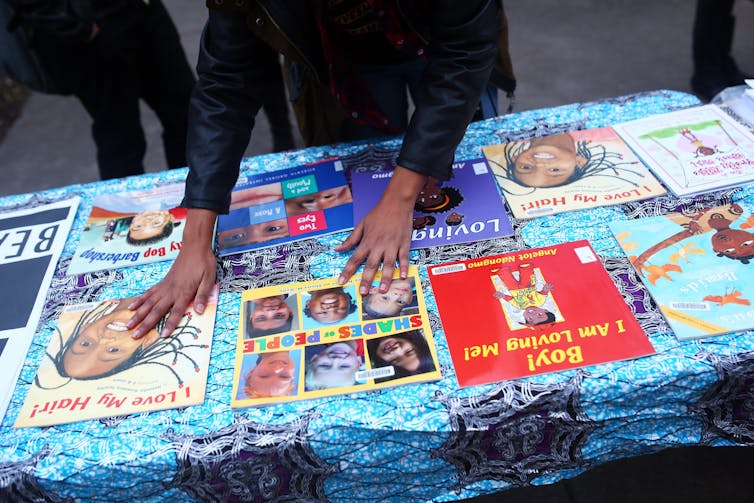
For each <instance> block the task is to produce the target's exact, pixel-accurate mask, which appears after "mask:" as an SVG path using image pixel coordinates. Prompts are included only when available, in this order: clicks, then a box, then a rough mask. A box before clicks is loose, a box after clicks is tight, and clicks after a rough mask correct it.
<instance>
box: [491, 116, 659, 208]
mask: <svg viewBox="0 0 754 503" xmlns="http://www.w3.org/2000/svg"><path fill="white" fill-rule="evenodd" d="M482 151H483V152H484V155H485V157H486V158H487V160H488V161H489V163H490V166H491V167H492V171H493V173H494V174H495V179H496V180H497V183H498V184H499V185H500V188H501V189H502V191H503V195H504V196H505V199H506V200H507V201H508V205H509V206H510V208H511V211H512V212H513V215H514V216H515V217H517V218H532V217H538V216H542V215H552V214H555V213H562V212H565V211H573V210H582V209H586V208H594V207H597V206H610V205H612V204H620V203H625V202H627V201H638V200H641V199H648V198H650V197H655V196H659V195H662V194H665V193H666V190H665V189H664V188H663V186H662V185H661V184H660V182H658V181H657V179H656V178H655V177H654V176H653V175H652V173H650V171H649V170H648V169H647V168H646V167H645V166H644V164H642V162H641V161H640V160H639V159H638V158H637V157H636V155H634V153H633V152H632V151H631V149H630V148H629V147H628V145H626V143H625V142H624V141H623V140H621V138H620V137H619V136H618V135H617V134H616V133H615V131H614V130H613V129H612V128H610V127H603V128H594V129H584V130H581V131H572V132H569V133H561V134H555V135H549V136H543V137H540V138H534V139H531V140H525V141H516V142H509V143H505V144H501V145H488V146H486V147H482Z"/></svg>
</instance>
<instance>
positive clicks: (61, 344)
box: [14, 287, 217, 428]
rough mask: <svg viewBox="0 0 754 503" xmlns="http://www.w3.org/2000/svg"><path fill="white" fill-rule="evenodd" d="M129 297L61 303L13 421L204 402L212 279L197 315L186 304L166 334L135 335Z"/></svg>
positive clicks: (57, 420)
mask: <svg viewBox="0 0 754 503" xmlns="http://www.w3.org/2000/svg"><path fill="white" fill-rule="evenodd" d="M132 299H133V298H124V299H118V300H105V301H101V302H91V303H87V304H79V305H75V306H67V307H66V308H64V309H63V312H62V313H61V315H60V318H59V319H58V323H57V327H56V328H55V331H54V332H53V334H52V338H51V340H50V343H49V345H48V347H47V351H46V353H45V358H44V360H43V361H42V362H41V363H40V365H39V369H38V370H37V374H36V377H35V378H34V382H33V383H32V385H31V387H30V388H29V393H28V395H27V396H26V401H24V404H23V406H22V408H21V411H20V413H19V415H18V418H17V419H16V422H15V424H14V426H15V427H16V428H21V427H27V426H49V425H54V424H64V423H72V422H75V421H81V420H85V419H98V418H102V417H110V416H120V415H125V414H135V413H140V412H150V411H155V410H163V409H173V408H177V407H186V406H188V405H196V404H200V403H203V402H204V393H205V389H206V387H207V369H208V366H209V356H210V350H211V346H212V332H213V329H214V324H215V313H216V311H217V287H215V292H214V294H213V295H212V296H211V298H210V301H209V302H208V303H207V307H206V308H205V311H204V313H202V314H201V315H199V314H197V313H196V312H194V311H193V309H191V308H189V309H188V310H187V311H186V312H185V313H184V315H183V318H182V320H181V321H180V323H179V324H178V327H177V328H176V329H175V330H174V331H173V333H172V334H171V336H170V337H167V338H162V337H160V336H159V335H158V334H159V330H160V327H161V326H162V323H163V322H164V320H163V322H161V323H158V325H157V328H156V329H153V330H151V331H150V332H148V333H147V334H146V335H145V336H144V337H143V338H141V339H139V340H134V339H133V338H132V337H131V334H132V331H131V330H128V328H127V327H126V323H127V322H128V320H129V319H130V318H131V316H132V315H133V312H132V311H129V310H128V305H129V303H130V302H131V301H132Z"/></svg>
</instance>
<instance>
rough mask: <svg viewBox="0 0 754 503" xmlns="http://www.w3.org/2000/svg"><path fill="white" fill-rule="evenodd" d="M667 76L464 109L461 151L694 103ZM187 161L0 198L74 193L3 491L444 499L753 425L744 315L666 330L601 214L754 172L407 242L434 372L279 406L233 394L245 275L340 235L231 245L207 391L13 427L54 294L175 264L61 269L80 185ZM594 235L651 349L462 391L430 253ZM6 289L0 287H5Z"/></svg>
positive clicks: (380, 149)
mask: <svg viewBox="0 0 754 503" xmlns="http://www.w3.org/2000/svg"><path fill="white" fill-rule="evenodd" d="M697 104H698V100H697V99H696V98H695V97H694V96H692V95H689V94H685V93H680V92H675V91H653V92H647V93H640V94H634V95H630V96H624V97H617V98H613V99H606V100H601V101H597V102H590V103H580V104H573V105H568V106H562V107H556V108H549V109H542V110H533V111H526V112H521V113H515V114H509V115H505V116H502V117H499V118H495V119H490V120H486V121H482V122H478V123H474V124H472V125H471V126H470V127H469V128H468V131H467V134H466V135H465V137H464V139H463V142H462V143H461V145H460V146H459V148H458V151H457V158H459V159H468V158H474V157H479V156H481V146H483V145H486V144H490V143H500V142H506V141H510V140H516V139H523V138H527V137H531V136H540V135H544V134H552V133H556V132H562V131H569V130H575V129H584V128H593V127H600V126H604V125H609V124H613V123H616V122H620V121H626V120H632V119H636V118H640V117H643V116H646V115H650V114H655V113H662V112H666V111H671V110H674V109H678V108H684V107H688V106H694V105H697ZM399 145H400V139H399V138H396V139H391V140H387V141H384V142H381V143H366V142H361V143H350V144H340V145H334V146H328V147H318V148H309V149H304V150H299V151H292V152H287V153H280V154H270V155H263V156H258V157H254V158H248V159H245V160H244V161H243V163H242V171H244V172H260V171H272V170H276V169H282V168H287V167H292V166H295V165H299V164H302V163H305V162H310V161H313V160H317V159H323V158H326V157H331V156H340V157H341V158H343V159H344V162H345V163H346V165H347V166H349V167H351V169H362V170H369V169H370V160H371V159H379V158H381V157H384V156H390V155H395V153H394V149H396V148H398V147H399ZM185 175H186V170H185V169H184V170H174V171H167V172H161V173H156V174H148V175H143V176H139V177H133V178H128V179H122V180H113V181H107V182H97V183H92V184H86V185H73V186H68V187H62V188H59V189H54V190H49V191H45V192H41V193H37V194H26V195H17V196H10V197H6V198H3V199H0V211H2V210H10V209H14V208H19V207H27V206H33V205H36V204H41V203H44V202H49V201H53V200H58V199H61V198H65V197H69V196H73V195H78V196H80V197H81V198H82V203H81V205H80V207H79V213H78V215H77V218H76V222H75V224H74V228H73V230H72V232H71V234H70V236H69V239H68V241H67V243H66V247H65V250H64V252H63V258H62V259H61V261H60V263H59V264H58V267H57V270H56V274H55V276H54V279H53V282H52V285H51V289H50V293H49V295H48V298H47V301H46V305H45V309H44V312H43V315H42V319H41V322H40V324H39V328H38V332H37V333H36V336H35V338H34V341H33V343H32V347H31V349H30V351H29V353H28V356H27V359H26V362H25V365H24V367H23V370H22V372H21V377H20V379H19V382H18V385H17V387H16V389H15V392H14V395H13V398H12V401H11V404H10V406H9V409H8V412H7V414H6V417H5V419H4V421H3V422H2V424H1V425H0V499H8V500H11V501H16V500H19V499H21V498H25V499H26V500H27V501H31V500H35V498H36V499H38V500H44V501H77V500H82V501H108V502H133V501H154V502H163V501H171V502H173V501H254V502H256V501H296V502H324V501H332V502H356V501H388V502H392V501H395V502H398V501H400V502H424V501H451V500H456V499H461V498H467V497H473V496H477V495H481V494H487V493H491V492H497V491H502V490H506V489H509V488H514V487H521V486H527V485H542V484H550V483H554V482H556V481H558V480H560V479H563V478H570V477H574V476H576V475H577V474H579V473H581V472H583V471H584V470H587V469H589V468H591V467H594V466H597V465H599V464H602V463H605V462H607V461H610V460H615V459H620V458H622V457H627V456H636V455H641V454H648V453H652V452H655V451H658V450H660V449H663V448H667V447H673V446H684V445H711V446H721V445H739V444H747V445H751V444H753V443H754V332H751V331H747V332H740V333H735V334H730V335H724V336H719V337H714V338H709V339H704V340H695V341H688V342H683V343H681V342H679V341H677V340H676V338H675V337H674V335H673V333H672V332H671V331H670V329H669V327H668V325H667V324H666V322H665V321H664V319H663V317H662V315H661V314H660V312H659V310H658V309H657V307H656V305H655V304H654V303H653V301H652V299H651V298H650V296H649V294H648V293H647V291H646V289H645V288H644V287H643V286H642V285H641V282H640V281H639V279H638V277H637V275H636V274H635V272H634V270H633V268H632V267H631V265H630V263H629V262H628V259H627V258H626V257H625V256H624V255H623V253H622V252H621V250H620V248H619V246H618V244H617V241H615V239H614V238H613V237H612V234H611V233H610V230H609V228H608V226H607V223H608V222H610V221H613V220H618V219H626V218H638V217H642V216H650V215H657V214H661V213H666V212H669V211H675V210H678V209H682V208H687V207H693V206H710V205H713V204H714V203H716V202H719V203H730V202H738V203H740V204H744V205H748V206H750V207H754V204H752V203H754V199H753V198H754V187H751V186H745V187H741V188H736V189H732V190H726V191H721V192H716V193H712V194H706V195H704V196H700V197H697V198H685V199H677V198H675V197H673V196H663V197H660V198H655V199H651V200H647V201H643V202H636V203H627V204H623V205H619V206H610V207H604V208H596V209H592V210H586V211H577V212H570V213H562V214H557V215H553V216H547V217H541V218H536V219H532V220H515V219H514V220H513V223H514V230H515V234H514V235H513V236H511V237H508V238H503V239H495V240H489V241H482V242H477V243H472V244H469V245H463V246H445V247H437V248H431V249H425V250H418V251H412V252H411V255H410V257H411V261H412V263H414V264H417V265H419V266H420V274H421V278H422V284H423V285H422V286H423V288H424V290H425V292H427V295H426V296H427V302H428V309H429V312H430V318H431V323H432V327H433V330H434V333H435V340H436V343H437V346H438V354H439V361H440V364H441V368H442V375H443V378H442V380H440V381H437V382H432V383H425V384H421V385H408V386H402V387H397V388H393V389H388V390H381V391H373V392H367V393H359V394H351V395H345V396H339V397H334V398H328V399H319V400H309V401H300V402H294V403H289V404H285V405H279V406H269V407H262V408H254V409H241V410H233V409H231V408H230V405H229V404H230V395H231V382H232V379H233V360H234V352H235V343H236V327H237V325H238V322H237V316H238V313H239V310H240V299H241V292H242V291H243V290H245V289H248V288H253V287H260V286H265V285H270V284H281V283H285V282H291V281H303V280H310V279H314V278H320V277H325V276H331V275H335V274H337V273H338V272H339V271H340V269H341V268H342V266H343V265H344V264H345V262H346V261H347V258H348V255H346V254H339V253H336V252H334V251H332V247H333V245H334V244H336V243H338V242H340V241H341V240H342V239H344V238H345V236H346V234H345V233H340V234H334V235H331V236H327V237H324V238H319V239H312V240H307V241H302V242H298V243H295V244H291V245H286V246H279V247H274V248H269V249H265V250H262V251H257V252H254V253H245V254H241V255H235V256H230V257H225V258H223V259H222V260H220V261H218V280H219V281H220V285H221V288H220V292H221V293H220V296H219V303H218V312H217V321H216V328H215V332H214V342H213V347H212V356H211V366H210V369H209V378H208V383H207V399H206V401H205V403H204V404H203V405H201V406H194V407H187V408H183V409H175V410H167V411H164V412H154V413H149V414H137V415H130V416H119V417H111V418H107V419H102V420H99V421H86V422H77V423H72V424H67V425H60V426H52V427H46V428H26V429H14V428H13V427H12V424H13V421H14V420H15V419H16V416H17V415H18V411H19V409H20V407H21V404H22V403H23V400H24V398H25V396H26V393H27V391H28V389H29V385H30V382H31V381H32V380H33V378H34V375H35V373H36V369H37V366H38V364H39V362H40V361H41V360H42V357H43V354H44V350H45V348H46V346H47V344H48V342H49V340H50V337H51V334H52V332H53V328H54V324H55V319H56V318H57V316H58V315H59V314H60V311H61V309H62V307H63V306H64V305H66V304H73V303H79V302H88V301H93V300H98V299H105V298H119V297H125V296H130V295H137V294H139V293H141V292H142V291H144V290H145V289H146V288H148V287H149V286H151V285H153V284H154V283H156V282H157V281H159V279H160V278H162V277H163V276H164V274H165V273H166V272H167V271H168V269H169V267H170V263H169V262H162V263H156V264H150V265H145V266H139V267H133V268H125V269H118V270H111V271H101V272H95V273H89V274H84V275H80V276H66V274H65V272H66V269H67V266H68V264H69V263H70V258H71V255H72V254H73V251H74V250H75V247H76V244H77V242H78V239H79V236H80V234H81V232H82V229H83V226H84V224H85V221H86V217H87V215H88V212H89V209H90V208H91V203H92V199H93V197H94V196H95V195H97V194H102V193H106V192H119V191H124V190H133V189H141V188H147V187H153V186H155V185H157V184H164V183H174V182H176V181H181V180H183V179H184V178H185ZM577 239H588V240H589V241H590V242H591V244H592V247H593V248H594V249H595V251H596V252H597V253H598V255H599V257H600V259H601V260H602V262H603V263H604V265H605V266H606V268H607V270H608V272H609V273H610V275H611V277H612V278H613V279H614V281H615V283H616V285H617V286H618V288H619V290H620V292H621V294H622V295H623V297H624V298H625V299H626V301H627V302H629V303H630V305H631V306H632V308H633V310H634V312H635V313H636V316H637V319H638V320H639V322H640V323H641V325H642V327H643V328H644V329H645V331H646V332H647V334H648V335H649V337H650V339H651V341H652V343H653V345H654V346H655V348H656V349H657V354H656V355H655V356H651V357H647V358H641V359H637V360H631V361H621V362H616V363H610V364H604V365H597V366H592V367H587V368H584V369H580V370H574V371H568V372H559V373H551V374H545V375H539V376H535V377H531V378H527V379H518V380H513V381H505V382H500V383H496V384H492V385H487V386H478V387H472V388H465V389H460V388H459V387H458V384H457V382H456V379H455V375H454V371H453V366H452V362H451V360H450V355H449V353H448V349H447V343H446V340H445V336H444V334H443V332H442V327H441V320H440V317H439V315H438V311H437V306H436V304H435V301H434V297H433V296H432V292H431V288H430V284H429V281H428V278H427V275H426V269H425V267H424V266H426V265H429V264H436V263H441V262H445V261H450V260H458V259H463V258H468V257H478V256H484V255H490V254H497V253H504V252H509V251H514V250H518V249H521V248H528V247H540V246H549V245H552V244H556V243H559V242H565V241H573V240H577ZM3 287H4V288H8V287H9V285H3Z"/></svg>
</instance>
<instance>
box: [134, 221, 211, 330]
mask: <svg viewBox="0 0 754 503" xmlns="http://www.w3.org/2000/svg"><path fill="white" fill-rule="evenodd" d="M192 216H193V218H192ZM215 218H216V214H215V213H213V212H210V211H208V210H193V209H190V210H189V211H188V214H187V216H186V228H185V230H184V234H183V244H182V246H181V251H180V252H179V253H178V257H177V258H176V259H175V262H174V263H173V265H172V267H171V268H170V271H168V273H167V274H166V275H165V277H164V278H163V279H162V280H161V281H160V282H159V283H157V284H156V285H154V286H153V287H152V288H150V289H149V290H147V291H146V292H145V293H143V294H142V295H140V296H139V297H137V298H136V300H134V301H133V302H132V303H131V305H129V306H128V308H129V309H130V310H132V311H135V312H134V315H133V316H132V317H131V319H130V320H129V321H128V328H129V329H133V328H134V327H137V326H138V328H137V329H136V330H135V331H134V334H133V338H134V339H140V338H141V337H143V336H144V335H145V334H146V333H148V332H149V331H150V330H151V329H152V328H153V327H154V326H155V325H156V324H157V322H158V321H160V319H162V317H163V316H165V315H166V314H168V313H169V315H168V318H167V320H166V322H165V326H164V328H163V329H162V331H161V333H160V336H162V337H168V336H170V334H172V333H173V330H175V327H176V326H178V323H179V322H180V321H181V318H182V317H183V314H184V312H185V311H186V308H187V307H188V306H189V304H190V303H191V302H192V301H193V302H194V310H195V311H196V312H197V313H198V314H202V313H203V312H204V309H205V307H206V306H207V302H208V300H209V297H210V295H211V294H212V291H213V288H214V285H215V276H216V274H215V266H216V260H215V254H214V253H213V252H212V246H211V243H212V230H213V229H214V220H215Z"/></svg>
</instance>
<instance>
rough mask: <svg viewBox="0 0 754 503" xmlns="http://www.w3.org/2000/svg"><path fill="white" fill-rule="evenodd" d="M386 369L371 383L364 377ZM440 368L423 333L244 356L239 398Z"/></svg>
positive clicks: (389, 378) (289, 393)
mask: <svg viewBox="0 0 754 503" xmlns="http://www.w3.org/2000/svg"><path fill="white" fill-rule="evenodd" d="M367 363H368V364H369V367H368V368H369V369H370V370H372V369H385V370H387V372H385V373H384V374H385V375H382V374H383V373H380V375H381V377H376V378H374V379H371V378H370V377H362V376H360V373H361V372H363V371H365V370H367ZM435 370H436V366H435V363H434V359H433V357H432V351H431V349H430V347H429V344H428V343H427V339H426V338H425V336H424V333H423V332H422V330H421V329H418V330H409V331H406V332H399V333H396V334H391V335H386V336H376V337H374V338H371V339H366V340H363V339H349V340H343V341H337V342H331V343H325V344H315V345H311V346H306V347H303V348H297V349H292V350H286V351H274V352H269V353H261V354H247V355H245V356H244V360H243V364H242V368H241V382H240V383H239V386H238V394H237V396H236V399H238V400H243V399H253V398H267V397H283V396H296V395H297V394H298V393H299V388H300V386H299V385H300V383H302V382H303V391H304V392H308V391H318V390H327V389H334V388H343V387H350V386H357V385H360V384H364V385H367V384H370V383H371V381H372V380H373V381H374V382H375V383H382V382H389V381H393V380H396V379H400V378H403V377H407V376H413V375H420V374H425V373H427V372H433V371H435Z"/></svg>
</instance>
